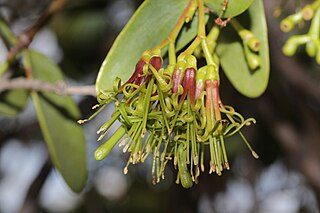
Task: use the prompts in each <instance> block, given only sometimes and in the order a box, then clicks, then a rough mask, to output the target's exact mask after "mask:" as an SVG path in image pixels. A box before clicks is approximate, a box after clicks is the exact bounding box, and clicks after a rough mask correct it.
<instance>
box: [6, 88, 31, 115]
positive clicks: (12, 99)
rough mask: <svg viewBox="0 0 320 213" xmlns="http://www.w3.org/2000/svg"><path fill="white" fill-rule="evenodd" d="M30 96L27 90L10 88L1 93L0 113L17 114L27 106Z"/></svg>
mask: <svg viewBox="0 0 320 213" xmlns="http://www.w3.org/2000/svg"><path fill="white" fill-rule="evenodd" d="M28 97H29V92H28V91H26V90H10V91H3V92H1V93H0V114H1V115H4V116H16V115H17V114H18V113H19V112H20V111H21V110H23V108H24V107H25V105H26V103H27V100H28Z"/></svg>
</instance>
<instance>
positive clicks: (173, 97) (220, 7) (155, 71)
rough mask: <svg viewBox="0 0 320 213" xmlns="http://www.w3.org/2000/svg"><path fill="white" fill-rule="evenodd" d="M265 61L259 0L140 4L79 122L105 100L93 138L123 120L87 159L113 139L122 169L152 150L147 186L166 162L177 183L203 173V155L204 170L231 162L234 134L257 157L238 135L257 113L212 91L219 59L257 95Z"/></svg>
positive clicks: (103, 152) (240, 86) (238, 83)
mask: <svg viewBox="0 0 320 213" xmlns="http://www.w3.org/2000/svg"><path fill="white" fill-rule="evenodd" d="M240 14H241V15H240ZM238 15H240V16H238ZM201 58H204V59H205V60H204V61H205V62H204V61H203V60H201ZM268 60H269V59H268V44H267V29H266V23H265V17H264V9H263V3H262V0H255V1H253V0H244V1H241V3H238V2H237V1H232V0H230V1H227V0H224V1H222V0H189V1H187V0H175V1H171V0H161V1H158V0H147V1H145V2H144V3H143V4H142V5H141V7H140V8H139V9H138V10H137V12H136V13H135V14H134V16H133V17H132V19H131V20H130V21H129V23H128V24H127V26H126V27H125V28H124V29H123V31H122V32H121V34H120V35H119V37H118V38H117V40H116V41H115V43H114V45H113V47H112V49H111V50H110V52H109V54H108V55H107V57H106V59H105V61H104V62H103V64H102V66H101V69H100V72H99V75H98V78H97V82H96V89H97V93H98V101H99V104H98V105H97V106H95V108H98V107H99V110H98V111H97V112H96V113H94V114H93V116H91V117H90V118H89V119H87V120H90V119H91V118H93V117H94V116H95V115H97V114H98V113H99V112H100V111H101V110H102V109H103V108H105V107H106V106H107V105H108V104H111V103H113V104H114V106H115V109H114V112H113V114H112V116H111V118H107V119H106V120H107V121H106V123H105V124H103V125H102V126H101V127H100V129H99V130H98V132H97V133H98V134H100V137H99V139H98V140H99V141H100V140H102V139H104V138H105V135H106V134H107V133H108V131H109V129H110V127H111V126H112V125H113V124H114V123H115V121H117V120H118V121H119V122H120V123H121V126H120V127H119V128H118V129H117V130H116V131H115V132H114V133H113V134H112V136H111V137H109V138H107V139H106V141H105V142H104V143H102V144H101V145H100V146H99V147H98V148H97V150H96V151H95V153H94V155H95V158H96V159H97V160H102V159H104V158H105V157H106V156H107V155H108V154H109V153H110V151H111V150H112V148H113V147H114V146H115V145H116V144H117V143H119V146H121V147H123V152H128V153H129V159H128V162H127V165H126V166H125V168H124V173H127V172H128V167H129V165H130V164H138V163H143V162H144V161H145V160H146V159H147V158H148V156H149V155H151V156H152V157H151V158H152V159H153V166H152V176H153V183H158V182H159V181H160V180H161V179H164V177H165V168H166V166H167V164H168V163H170V162H172V163H173V165H174V168H176V169H177V171H178V175H177V183H181V185H182V186H183V187H185V188H189V187H191V186H192V185H193V182H195V183H197V182H198V177H199V175H200V173H201V172H204V171H205V170H206V168H205V167H206V166H205V164H206V163H205V155H206V154H207V153H209V158H210V162H209V163H208V169H207V170H208V171H209V173H216V174H218V175H221V174H222V171H223V170H229V169H230V165H229V162H228V157H227V150H226V147H225V139H226V138H228V137H231V136H233V135H235V134H239V135H240V136H241V138H242V140H243V141H244V142H245V144H246V145H247V146H248V148H249V149H250V151H251V152H252V155H253V156H254V157H255V158H258V155H257V154H256V153H255V152H254V151H253V150H252V148H251V146H250V145H249V143H248V142H247V140H246V138H245V137H244V135H243V134H242V133H241V129H242V128H243V127H245V126H249V125H251V124H252V123H255V122H256V121H255V119H254V118H244V117H243V116H242V115H241V114H240V113H239V112H237V111H236V110H235V109H234V108H233V107H232V106H228V105H225V104H224V102H222V100H221V98H220V90H219V88H220V85H221V84H222V83H223V82H221V81H220V77H219V76H220V65H221V67H222V69H223V71H224V72H225V74H226V75H227V77H228V78H229V80H230V81H231V83H232V84H233V85H234V87H235V88H236V89H237V90H238V91H239V92H240V93H241V94H243V95H245V96H247V97H251V98H255V97H258V96H260V95H261V94H262V93H263V92H264V90H265V88H266V85H267V82H268V76H269V61H268ZM134 66H135V69H133V68H134ZM87 120H80V121H79V123H84V122H85V121H87ZM207 150H208V151H207Z"/></svg>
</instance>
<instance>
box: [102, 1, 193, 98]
mask: <svg viewBox="0 0 320 213" xmlns="http://www.w3.org/2000/svg"><path fill="white" fill-rule="evenodd" d="M188 2H189V1H188V0H175V1H172V0H161V1H159V0H147V1H145V2H144V3H143V4H142V5H141V6H140V7H139V9H138V10H137V11H136V12H135V14H134V15H133V17H132V18H131V19H130V21H129V22H128V24H127V25H126V26H125V28H124V29H123V30H122V31H121V33H120V34H119V36H118V37H117V39H116V41H115V42H114V44H113V46H112V48H111V49H110V51H109V53H108V55H107V57H106V59H105V60H104V62H103V64H102V66H101V68H100V71H99V74H98V77H97V82H96V87H97V91H98V92H99V91H101V90H102V91H108V90H112V85H113V81H114V79H115V77H119V78H121V80H122V81H123V82H124V81H126V80H128V79H129V77H130V76H131V74H132V73H133V70H134V67H135V65H136V63H137V61H138V60H139V58H140V57H141V54H142V53H143V52H144V51H145V50H147V49H150V48H152V47H154V46H155V45H157V44H158V43H160V42H161V41H162V40H163V39H165V38H166V37H167V36H168V35H169V33H170V32H171V30H172V29H173V27H174V26H175V24H176V22H177V21H178V19H179V17H180V16H181V14H182V13H183V11H184V9H185V7H186V6H187V5H188ZM194 21H195V20H193V22H192V24H191V25H190V26H189V27H190V28H188V26H187V28H185V30H183V31H184V33H182V34H181V35H180V38H179V40H178V41H177V42H178V48H182V47H183V46H184V45H186V44H187V43H188V42H190V41H191V40H192V38H193V37H195V35H196V33H197V31H196V28H195V27H196V26H197V25H196V24H194ZM193 26H195V27H193Z"/></svg>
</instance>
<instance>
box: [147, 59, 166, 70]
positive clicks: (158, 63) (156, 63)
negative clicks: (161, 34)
mask: <svg viewBox="0 0 320 213" xmlns="http://www.w3.org/2000/svg"><path fill="white" fill-rule="evenodd" d="M162 62H163V61H162V58H161V57H160V56H152V58H151V59H150V62H149V63H150V64H151V65H152V66H153V67H154V68H155V69H156V70H157V71H158V70H160V68H161V67H162Z"/></svg>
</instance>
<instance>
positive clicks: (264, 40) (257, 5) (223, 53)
mask: <svg viewBox="0 0 320 213" xmlns="http://www.w3.org/2000/svg"><path fill="white" fill-rule="evenodd" d="M246 15H247V16H246ZM243 16H245V17H244V18H249V21H247V20H246V21H245V22H244V23H248V22H251V25H250V26H245V27H248V28H249V29H250V30H251V31H252V32H253V33H254V34H255V36H256V37H257V38H258V39H259V40H260V51H259V58H260V67H259V68H258V69H257V70H254V71H252V70H250V69H249V67H248V64H247V61H246V59H245V55H244V49H243V46H242V42H241V41H239V40H238V41H236V40H234V39H233V40H230V39H229V40H224V41H222V42H219V44H218V46H217V53H218V55H219V56H220V60H221V66H222V68H223V71H224V72H225V74H226V75H227V77H228V79H229V80H230V81H231V83H232V84H233V86H234V87H235V88H236V89H237V90H238V91H239V92H240V93H241V94H243V95H245V96H247V97H250V98H255V97H258V96H260V95H261V94H262V93H263V92H264V91H265V90H266V88H267V85H268V81H269V69H270V66H269V47H268V32H267V25H266V20H265V15H264V7H263V1H262V0H255V2H254V3H253V4H252V6H251V7H250V8H249V10H248V14H243ZM241 17H242V15H241ZM241 17H240V18H241ZM229 27H231V26H229ZM230 34H231V33H230V31H227V32H224V33H222V35H221V37H222V38H227V37H228V36H229V35H230ZM233 34H235V32H234V31H233ZM229 37H230V36H229Z"/></svg>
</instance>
